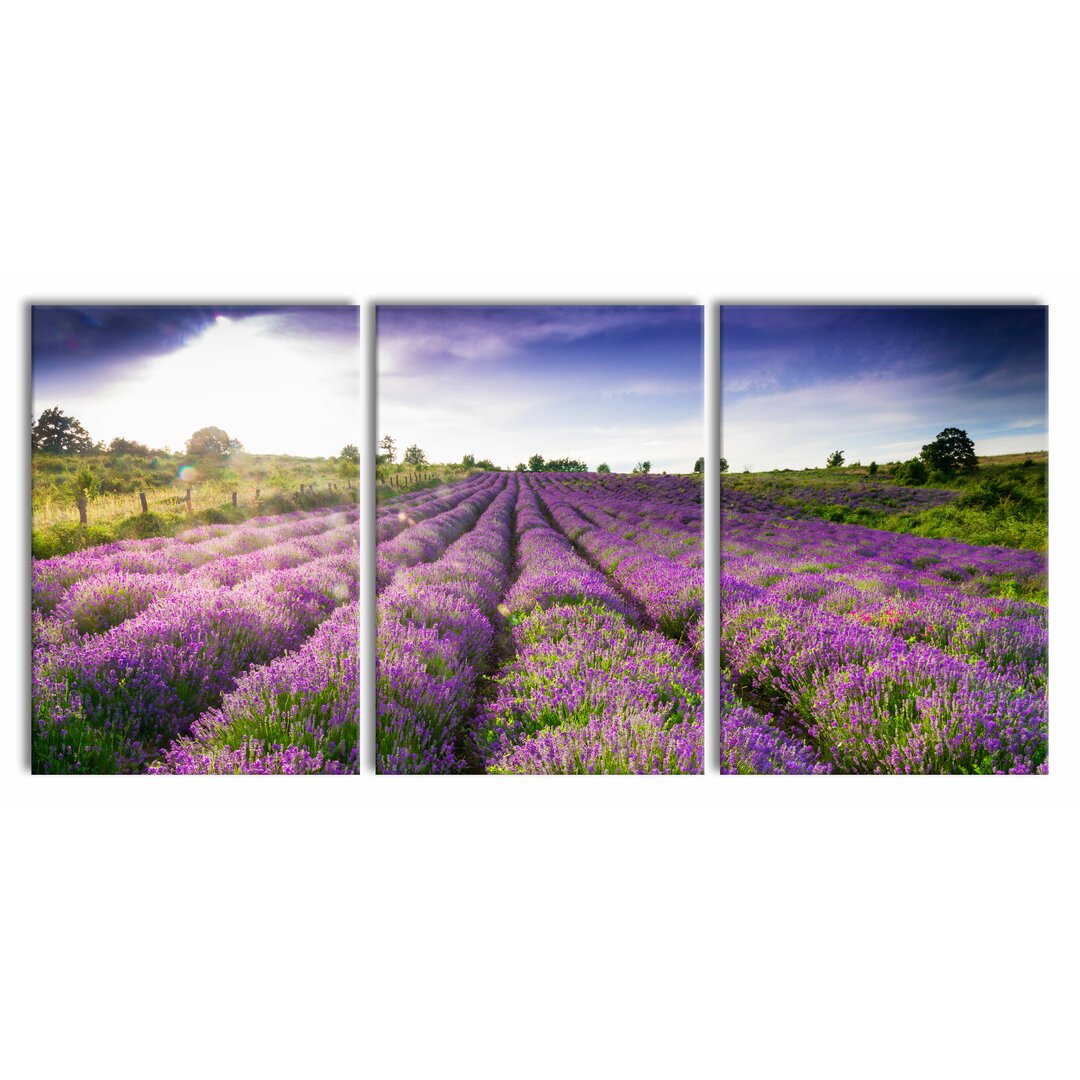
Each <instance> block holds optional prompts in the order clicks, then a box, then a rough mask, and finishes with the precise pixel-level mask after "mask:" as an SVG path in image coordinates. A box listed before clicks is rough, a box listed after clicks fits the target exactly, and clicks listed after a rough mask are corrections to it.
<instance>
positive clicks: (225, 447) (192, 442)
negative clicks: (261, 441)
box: [185, 427, 244, 461]
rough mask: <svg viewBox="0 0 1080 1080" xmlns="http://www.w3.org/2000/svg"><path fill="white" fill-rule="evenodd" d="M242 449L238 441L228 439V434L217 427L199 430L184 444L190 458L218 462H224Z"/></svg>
mask: <svg viewBox="0 0 1080 1080" xmlns="http://www.w3.org/2000/svg"><path fill="white" fill-rule="evenodd" d="M243 449H244V447H243V444H242V443H241V442H240V440H239V439H233V438H230V437H229V435H228V433H227V432H225V431H224V430H222V429H221V428H219V427H204V428H199V430H198V431H196V432H195V434H194V435H192V436H191V438H190V439H188V441H187V443H186V444H185V450H186V451H187V453H188V455H189V456H190V457H197V458H206V459H217V460H218V461H226V460H228V458H229V457H230V456H231V455H233V454H235V453H237V452H239V451H240V450H243Z"/></svg>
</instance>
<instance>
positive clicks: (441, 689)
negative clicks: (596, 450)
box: [375, 477, 517, 773]
mask: <svg viewBox="0 0 1080 1080" xmlns="http://www.w3.org/2000/svg"><path fill="white" fill-rule="evenodd" d="M516 498H517V479H516V478H513V477H512V478H511V479H510V480H509V483H508V485H507V487H506V489H505V490H503V491H501V492H500V493H499V494H498V495H497V496H496V497H495V498H494V500H493V501H492V502H491V505H490V506H488V507H487V509H486V510H485V511H484V512H483V514H482V515H481V516H480V518H479V520H478V521H477V523H476V527H475V528H474V529H472V530H471V531H470V532H468V533H466V534H465V535H464V536H462V537H461V538H460V539H458V540H456V541H455V542H453V543H451V544H450V545H449V546H448V547H447V548H446V550H445V552H444V553H443V555H442V557H441V558H439V559H438V561H437V562H431V563H426V564H422V565H418V566H413V567H411V568H409V569H406V570H402V571H401V572H400V573H399V574H398V575H397V577H396V578H395V580H394V582H393V584H392V585H391V586H390V587H389V588H387V589H386V590H385V592H383V594H382V595H381V596H380V598H379V602H378V608H377V614H376V640H377V645H378V653H377V659H376V690H375V698H376V710H377V715H376V745H377V751H376V753H377V769H378V771H379V772H381V773H422V772H440V773H448V772H459V771H461V769H462V768H464V767H466V766H467V765H468V764H469V755H468V752H467V749H468V748H467V745H466V744H467V739H466V735H467V732H466V724H467V722H468V720H469V718H470V717H471V715H472V713H473V711H474V709H475V706H476V700H477V694H478V690H479V685H478V679H479V677H480V676H481V675H483V674H484V673H486V672H487V671H488V670H489V669H490V666H491V662H492V653H493V649H494V642H495V635H496V622H497V620H498V614H497V612H498V605H499V599H500V597H501V596H502V595H503V593H504V592H505V591H506V586H507V583H508V580H509V563H510V544H511V529H512V521H513V513H514V504H515V500H516Z"/></svg>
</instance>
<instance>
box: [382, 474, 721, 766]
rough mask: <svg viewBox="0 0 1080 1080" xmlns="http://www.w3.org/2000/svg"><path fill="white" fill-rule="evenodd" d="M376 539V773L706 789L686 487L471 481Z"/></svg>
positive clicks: (643, 481)
mask: <svg viewBox="0 0 1080 1080" xmlns="http://www.w3.org/2000/svg"><path fill="white" fill-rule="evenodd" d="M376 539H377V542H378V546H377V548H376V589H377V593H378V602H377V616H376V618H377V631H376V638H377V658H376V673H377V675H376V702H377V720H376V725H377V732H376V734H377V768H378V770H379V771H380V772H382V773H461V772H488V773H700V772H702V768H703V711H702V701H703V698H702V651H701V650H702V637H701V628H702V615H703V581H704V578H703V574H704V571H703V546H702V505H701V482H700V480H699V479H693V478H687V477H678V476H633V477H630V476H625V475H622V476H620V475H608V476H602V475H593V474H581V473H517V472H514V473H483V474H480V475H478V476H476V477H474V478H472V479H470V480H468V481H464V482H461V483H457V484H454V485H452V486H447V487H443V488H441V489H439V490H438V491H435V492H423V493H419V494H412V495H407V496H402V497H399V498H396V499H390V500H388V501H387V502H386V503H384V504H383V505H382V506H381V507H380V509H379V511H378V517H377V526H376Z"/></svg>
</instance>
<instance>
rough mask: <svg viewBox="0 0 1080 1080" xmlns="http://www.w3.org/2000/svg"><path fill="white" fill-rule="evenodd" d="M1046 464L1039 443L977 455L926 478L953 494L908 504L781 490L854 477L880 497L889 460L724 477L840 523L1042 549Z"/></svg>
mask: <svg viewBox="0 0 1080 1080" xmlns="http://www.w3.org/2000/svg"><path fill="white" fill-rule="evenodd" d="M1048 469H1049V460H1048V455H1047V454H1046V452H1045V451H1042V452H1036V453H1031V454H1010V455H1003V456H1002V457H1000V458H996V457H993V458H980V459H979V468H978V469H977V470H976V471H975V472H974V473H971V474H968V475H962V476H955V477H943V476H940V475H938V474H935V475H934V476H933V477H932V482H931V483H928V484H927V485H926V486H927V487H935V488H943V489H946V490H953V491H957V492H959V496H958V497H957V498H956V499H955V500H954V501H952V502H950V503H947V504H945V505H943V506H935V507H930V508H928V509H924V510H912V511H901V510H896V511H890V510H874V509H866V508H852V507H846V506H841V505H838V504H828V503H824V502H821V501H813V500H808V499H798V498H795V497H794V496H792V495H789V494H786V492H790V491H792V490H793V489H794V488H796V487H798V486H800V485H804V484H812V485H814V486H823V487H828V486H832V485H835V486H836V487H837V488H841V487H843V488H847V487H850V486H851V485H852V484H853V483H859V484H865V485H872V486H873V488H874V491H875V494H876V495H877V496H879V497H880V498H882V499H884V500H887V499H888V498H889V493H890V491H896V490H898V486H897V485H896V484H894V483H893V481H892V479H891V476H890V470H891V466H887V465H886V466H882V467H880V469H879V471H878V474H877V475H876V476H874V477H870V476H869V475H868V473H867V470H866V468H865V467H855V466H853V467H849V468H841V469H804V470H800V471H796V470H791V469H781V470H774V471H772V472H767V473H741V474H737V475H735V476H727V477H725V478H724V483H725V484H727V485H729V486H730V487H732V488H737V489H740V490H743V491H747V492H752V493H754V494H758V495H762V496H765V497H766V498H770V499H773V500H776V501H779V502H781V503H782V504H783V505H785V506H787V507H789V508H790V509H793V510H800V511H803V512H804V513H806V514H809V515H811V516H814V517H819V518H823V519H825V520H826V521H833V522H837V523H840V524H851V525H865V526H867V527H869V528H873V529H886V530H888V531H890V532H903V533H911V534H913V535H915V536H927V537H937V538H947V539H951V540H961V541H963V542H964V543H968V544H978V545H980V546H998V547H1012V548H1028V549H1030V550H1033V551H1045V550H1046V549H1047V545H1048V541H1049V511H1048V507H1049V500H1048V487H1049V484H1048Z"/></svg>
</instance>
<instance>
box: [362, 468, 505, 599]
mask: <svg viewBox="0 0 1080 1080" xmlns="http://www.w3.org/2000/svg"><path fill="white" fill-rule="evenodd" d="M505 487H506V478H505V477H493V478H491V479H489V480H488V481H487V483H485V485H484V486H483V487H481V488H479V489H478V490H476V491H474V492H473V493H472V494H471V495H469V497H468V498H466V499H464V500H463V501H462V502H460V503H458V504H457V505H456V506H454V507H453V508H452V509H450V510H446V511H444V512H443V513H441V514H436V515H435V516H434V517H430V518H428V519H427V520H426V521H422V522H420V523H419V524H417V525H412V526H410V527H409V528H408V529H406V530H405V531H403V532H401V533H399V534H398V535H397V536H395V537H393V538H392V539H390V540H384V541H383V542H382V543H381V544H379V545H378V546H377V547H376V548H375V589H376V592H381V591H382V590H383V589H385V588H386V587H387V585H389V584H390V583H391V582H392V581H393V580H394V576H395V574H397V572H398V571H399V570H400V569H402V568H403V567H407V566H414V565H415V564H416V563H423V562H432V561H434V560H435V559H437V558H438V557H439V555H441V554H442V552H443V551H445V550H446V548H447V546H448V545H449V544H451V543H453V541H454V540H456V539H457V538H458V537H459V536H462V535H463V534H464V533H466V532H467V531H468V530H469V529H471V528H472V527H473V526H474V525H475V524H476V522H477V520H478V519H479V517H480V515H481V514H482V513H483V512H484V510H485V509H486V508H487V507H488V506H489V505H490V504H491V502H492V501H493V500H494V498H495V497H496V495H498V494H499V492H500V491H502V490H503V489H504V488H505Z"/></svg>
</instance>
